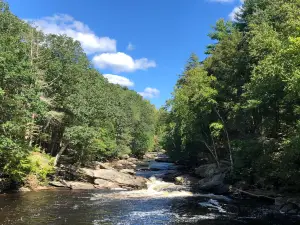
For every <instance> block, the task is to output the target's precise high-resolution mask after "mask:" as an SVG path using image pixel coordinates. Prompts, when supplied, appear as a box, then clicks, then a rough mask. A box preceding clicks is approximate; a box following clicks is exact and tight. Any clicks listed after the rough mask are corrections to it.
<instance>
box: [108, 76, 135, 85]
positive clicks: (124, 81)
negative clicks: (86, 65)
mask: <svg viewBox="0 0 300 225" xmlns="http://www.w3.org/2000/svg"><path fill="white" fill-rule="evenodd" d="M103 76H104V77H105V78H106V79H107V80H108V82H109V83H112V84H119V85H121V86H123V87H133V86H134V83H133V82H132V81H131V80H129V79H128V78H126V77H122V76H119V75H113V74H103Z"/></svg>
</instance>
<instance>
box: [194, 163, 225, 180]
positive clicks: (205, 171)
mask: <svg viewBox="0 0 300 225" xmlns="http://www.w3.org/2000/svg"><path fill="white" fill-rule="evenodd" d="M217 173H219V169H218V168H217V165H216V164H206V165H202V166H199V167H198V168H196V169H195V174H196V175H197V176H199V177H202V178H209V177H212V176H213V175H214V174H217Z"/></svg>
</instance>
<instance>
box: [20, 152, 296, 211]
mask: <svg viewBox="0 0 300 225" xmlns="http://www.w3.org/2000/svg"><path fill="white" fill-rule="evenodd" d="M228 172H229V168H228V163H227V162H225V161H224V162H222V163H221V164H220V167H219V168H217V167H216V165H215V164H204V165H201V166H200V167H197V168H195V169H191V168H188V167H186V166H183V165H178V164H174V163H172V161H171V160H170V159H169V158H168V157H167V156H166V155H164V153H150V154H146V156H145V157H144V159H137V158H132V157H124V158H123V159H118V160H113V161H110V162H104V163H103V162H93V163H90V164H89V165H88V166H87V167H84V168H77V167H74V166H70V165H60V166H59V167H58V168H57V170H56V174H55V176H53V179H52V180H51V181H49V182H48V183H47V184H45V185H40V184H38V183H37V181H36V180H35V179H34V178H32V179H31V181H29V182H27V183H26V184H25V186H23V187H20V188H19V189H18V190H17V191H19V192H28V191H41V190H95V191H96V190H109V191H133V190H141V191H137V192H126V193H122V194H121V195H120V196H116V195H114V196H111V198H118V197H119V198H149V197H154V196H156V197H158V198H161V197H176V196H185V197H191V196H193V197H196V196H198V197H199V196H202V197H205V196H209V197H210V199H213V200H220V199H221V200H224V199H232V200H234V201H240V200H247V199H248V200H252V199H253V200H254V201H258V202H266V203H267V204H270V206H272V207H271V208H272V210H273V209H274V210H276V211H277V212H282V213H285V214H290V215H297V214H298V213H299V206H300V204H299V203H300V200H299V198H298V196H291V195H285V194H282V193H278V192H274V191H270V190H263V189H257V188H256V189H254V188H251V186H249V185H247V184H246V183H244V182H238V183H236V184H233V185H231V184H229V183H227V180H226V176H227V174H228ZM29 180H30V179H29ZM169 191H171V192H169ZM212 194H214V195H212ZM220 196H224V197H220ZM106 197H109V196H106ZM225 202H226V201H225Z"/></svg>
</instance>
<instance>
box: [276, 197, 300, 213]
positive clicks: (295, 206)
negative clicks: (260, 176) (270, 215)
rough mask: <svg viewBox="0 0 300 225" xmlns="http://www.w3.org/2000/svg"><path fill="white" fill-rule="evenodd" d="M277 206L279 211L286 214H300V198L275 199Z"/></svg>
mask: <svg viewBox="0 0 300 225" xmlns="http://www.w3.org/2000/svg"><path fill="white" fill-rule="evenodd" d="M275 205H276V206H277V208H278V210H279V211H280V212H282V213H286V214H299V213H300V198H288V197H285V198H284V197H277V198H275Z"/></svg>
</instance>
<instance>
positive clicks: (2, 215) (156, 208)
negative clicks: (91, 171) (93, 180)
mask: <svg viewBox="0 0 300 225" xmlns="http://www.w3.org/2000/svg"><path fill="white" fill-rule="evenodd" d="M151 166H152V168H154V167H156V168H155V170H156V171H149V170H144V171H139V173H140V175H143V176H145V177H149V176H156V175H157V174H162V173H165V172H167V171H169V170H174V169H175V168H174V165H173V164H170V163H169V164H163V163H162V164H160V163H157V162H150V164H149V167H151ZM157 167H159V168H157ZM151 173H152V174H151ZM158 177H159V176H158ZM165 188H168V189H167V190H168V191H165ZM170 189H171V190H170ZM224 199H225V200H226V198H224V196H220V199H219V200H213V199H211V198H210V195H201V194H199V195H197V194H193V193H191V192H189V191H188V190H185V189H180V188H179V189H178V187H177V186H174V184H171V183H166V182H162V181H159V180H158V179H154V178H152V179H151V181H150V183H149V184H148V189H147V190H139V191H103V190H101V191H100V190H97V191H62V190H54V191H39V192H28V193H18V194H8V195H1V196H0V224H3V225H8V224H14V225H15V224H16V225H18V224H29V225H41V224H45V225H46V224H47V225H52V224H53V225H54V224H55V225H56V224H72V225H76V224H93V225H98V224H101V225H102V224H124V225H125V224H133V225H140V224H145V225H151V224H200V225H223V224H232V225H239V224H253V225H254V224H255V225H267V224H278V225H280V224H300V222H299V221H300V220H299V218H298V217H285V216H284V215H280V214H277V213H272V211H271V210H270V206H269V205H267V204H264V203H261V202H253V201H241V202H230V201H223V200H224Z"/></svg>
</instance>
